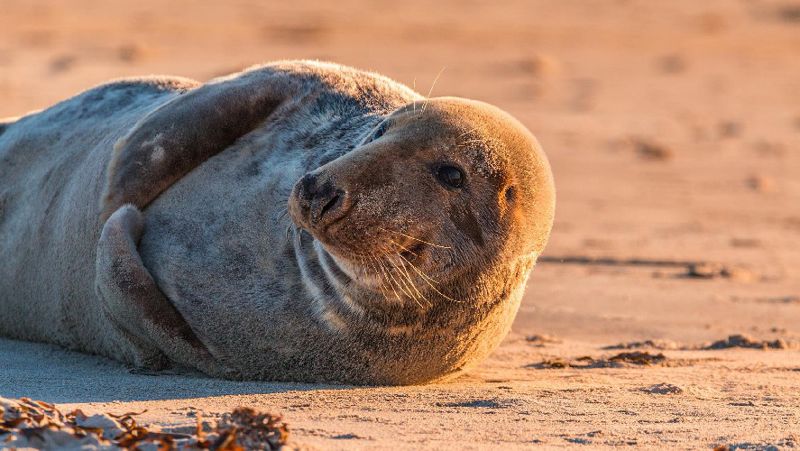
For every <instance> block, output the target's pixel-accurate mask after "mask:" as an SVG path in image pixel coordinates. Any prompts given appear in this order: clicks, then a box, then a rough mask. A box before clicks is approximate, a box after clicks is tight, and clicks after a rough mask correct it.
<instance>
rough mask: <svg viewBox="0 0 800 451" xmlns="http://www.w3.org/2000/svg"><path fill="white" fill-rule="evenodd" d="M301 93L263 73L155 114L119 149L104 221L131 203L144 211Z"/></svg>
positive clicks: (288, 81)
mask: <svg viewBox="0 0 800 451" xmlns="http://www.w3.org/2000/svg"><path fill="white" fill-rule="evenodd" d="M300 89H301V86H299V84H298V82H297V80H295V79H294V78H292V77H290V76H289V75H288V74H286V73H281V72H280V71H270V70H266V69H262V70H256V71H252V72H249V73H245V74H242V75H240V76H238V77H235V78H228V79H222V80H219V81H214V82H211V83H208V84H206V85H203V86H201V87H199V88H196V89H193V90H191V91H189V92H187V93H185V94H181V95H180V96H179V97H176V98H175V99H173V100H171V101H169V102H167V103H166V104H164V105H162V106H161V107H159V108H157V109H156V110H154V111H152V112H151V113H149V114H148V115H147V116H145V117H144V118H143V119H142V120H141V121H140V122H139V123H138V124H136V126H134V127H133V129H131V131H130V132H129V133H128V135H127V136H126V137H124V138H122V139H120V140H119V141H118V142H117V143H116V144H115V145H114V156H113V158H112V160H111V163H110V164H109V168H108V180H107V182H106V186H105V190H104V193H103V197H102V199H101V205H100V207H101V217H102V219H106V218H108V217H109V216H110V215H111V213H113V212H114V211H115V210H116V209H117V208H119V207H121V206H122V205H124V204H128V203H129V204H133V205H135V206H136V207H137V208H140V209H143V208H144V207H146V206H147V204H149V203H150V202H151V201H152V200H153V199H155V198H156V197H157V196H158V195H159V194H160V193H161V192H162V191H164V190H165V189H167V188H168V187H170V186H171V185H172V184H173V183H175V181H177V180H178V179H180V178H181V177H183V176H184V175H186V174H187V173H188V172H189V171H191V170H192V169H194V168H195V167H197V166H198V165H200V164H201V163H203V162H204V161H206V160H207V159H209V158H211V157H212V156H214V155H216V154H217V153H219V152H221V151H223V150H225V149H226V148H227V147H229V146H230V145H231V144H233V143H234V142H235V141H236V140H237V139H239V138H240V137H241V136H243V135H245V134H247V133H249V132H250V131H252V130H253V129H254V128H256V127H257V126H258V125H259V124H261V123H262V122H264V121H265V120H266V119H267V118H268V117H269V116H270V115H271V114H272V113H273V112H275V110H277V109H278V108H279V107H280V106H281V105H283V104H284V102H285V101H286V100H288V99H292V98H294V97H296V96H297V94H298V90H300Z"/></svg>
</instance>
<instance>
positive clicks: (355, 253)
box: [0, 61, 555, 384]
mask: <svg viewBox="0 0 800 451" xmlns="http://www.w3.org/2000/svg"><path fill="white" fill-rule="evenodd" d="M0 208H2V210H0V212H2V213H0V255H2V259H1V260H0V333H1V334H3V335H6V336H10V337H16V338H20V339H26V340H35V341H45V342H50V343H56V344H59V345H61V346H65V347H68V348H71V349H76V350H80V351H83V352H90V353H96V354H101V355H105V356H108V357H111V358H114V359H117V360H119V361H122V362H126V363H128V364H131V365H134V366H137V367H145V368H149V369H161V368H165V367H168V366H174V367H187V368H191V369H196V370H199V371H202V372H204V373H207V374H209V375H212V376H218V377H226V378H234V379H262V380H286V381H308V382H318V381H330V382H344V383H353V384H416V383H424V382H429V381H433V380H440V379H443V378H447V377H451V376H452V375H454V374H458V372H459V371H462V370H463V369H465V368H468V367H469V366H470V365H472V364H474V363H476V362H478V361H480V360H481V359H482V358H483V357H485V356H486V355H487V354H488V353H489V352H491V351H492V350H493V349H494V348H495V347H496V346H497V345H498V344H499V342H500V340H502V338H503V337H504V336H505V335H506V334H507V332H508V330H509V328H510V325H511V322H512V321H513V319H514V316H515V315H516V311H517V309H518V307H519V302H520V299H521V297H522V294H523V291H524V288H525V285H526V281H527V279H528V275H529V273H530V271H531V269H532V268H533V266H534V264H535V262H536V259H537V257H538V255H539V254H540V253H541V252H542V251H543V249H544V247H545V244H546V242H547V239H548V236H549V233H550V229H551V227H552V222H553V215H554V210H555V189H554V184H553V178H552V174H551V170H550V167H549V164H548V162H547V159H546V157H545V155H544V153H543V152H542V150H541V148H540V146H539V144H538V143H537V141H536V139H535V138H534V137H533V136H532V135H531V134H530V132H529V131H528V130H527V129H526V128H525V127H524V126H523V125H521V124H520V123H519V122H518V121H517V120H515V119H514V118H512V117H511V116H510V115H508V114H507V113H505V112H503V111H501V110H500V109H498V108H496V107H493V106H491V105H488V104H485V103H482V102H477V101H472V100H466V99H461V98H454V97H438V98H425V97H423V96H421V95H419V94H417V93H415V92H414V91H412V90H411V89H409V88H407V87H405V86H404V85H402V84H399V83H397V82H394V81H392V80H390V79H388V78H386V77H383V76H380V75H377V74H374V73H369V72H363V71H359V70H356V69H352V68H349V67H345V66H340V65H335V64H329V63H319V62H310V61H285V62H277V63H273V64H268V65H264V66H259V67H255V68H251V69H248V70H246V71H244V72H242V73H239V74H234V75H232V76H229V77H224V78H220V79H215V80H212V81H210V82H208V83H206V84H202V85H201V84H199V83H197V82H194V81H192V80H187V79H181V78H150V79H136V80H122V81H118V82H113V83H110V84H106V85H102V86H99V87H97V88H94V89H91V90H89V91H87V92H85V93H83V94H80V95H78V96H77V97H74V98H72V99H69V100H67V101H64V102H62V103H60V104H57V105H55V106H53V107H51V108H48V109H46V110H44V111H41V112H38V113H35V114H32V115H28V116H25V117H22V118H20V119H17V120H15V121H14V122H10V123H5V124H3V126H2V134H0Z"/></svg>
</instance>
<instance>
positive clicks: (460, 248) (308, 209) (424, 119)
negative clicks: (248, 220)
mask: <svg viewBox="0 0 800 451" xmlns="http://www.w3.org/2000/svg"><path fill="white" fill-rule="evenodd" d="M554 208H555V190H554V186H553V179H552V174H551V172H550V167H549V164H548V162H547V159H546V157H545V155H544V153H543V152H542V150H541V149H540V147H539V144H538V143H537V141H536V139H535V138H534V137H533V135H531V133H530V132H529V131H528V130H527V129H526V128H525V127H524V126H523V125H522V124H520V123H519V122H518V121H517V120H515V119H514V118H512V117H511V116H510V115H508V114H507V113H505V112H503V111H501V110H500V109H498V108H496V107H493V106H491V105H488V104H485V103H482V102H477V101H471V100H465V99H460V98H452V97H442V98H433V99H430V100H428V101H426V102H425V103H424V104H423V103H422V102H417V103H415V104H410V105H407V106H404V107H402V108H400V109H398V110H396V111H395V112H393V113H392V114H390V115H389V116H388V117H386V119H385V120H383V121H382V122H381V123H380V124H379V125H378V126H377V127H376V128H375V129H374V130H372V131H371V133H370V134H369V135H368V136H367V137H366V138H365V139H364V140H363V141H362V142H361V143H360V144H359V146H358V147H357V148H355V149H354V150H353V151H352V152H349V153H347V154H346V155H344V156H342V157H340V158H338V159H336V160H334V161H331V162H329V163H327V164H325V165H324V166H322V167H320V168H318V169H316V170H314V171H312V172H310V173H308V174H306V175H305V176H304V177H302V178H301V179H300V180H299V181H298V182H297V184H296V185H295V187H294V190H293V192H292V194H291V197H290V199H289V212H290V214H291V216H292V218H293V220H294V222H295V224H296V225H298V226H299V227H301V228H303V229H305V230H306V231H308V232H309V233H310V234H311V235H313V236H314V237H315V238H316V239H317V240H318V241H319V242H321V243H322V245H323V246H324V248H325V250H326V251H327V252H328V253H330V254H331V255H332V256H333V257H334V258H335V259H336V261H337V262H338V263H339V266H340V267H341V268H342V269H343V270H344V271H345V272H346V273H347V274H348V275H349V276H350V277H351V278H352V279H353V280H355V281H356V282H357V283H358V284H360V285H362V286H365V287H371V288H373V289H376V290H379V291H382V292H383V294H384V295H385V299H388V300H392V299H395V300H397V301H403V300H404V299H406V298H417V297H418V296H417V295H418V294H420V291H422V292H424V291H425V289H424V288H423V287H425V288H427V291H428V293H430V292H434V293H437V294H436V295H435V296H432V297H431V296H428V295H426V296H424V297H425V298H426V300H433V298H436V297H442V298H452V297H455V296H457V293H454V292H453V291H452V290H451V291H450V292H447V290H446V289H445V288H442V287H448V286H449V285H448V283H450V282H451V281H452V280H455V279H457V278H459V277H462V278H463V277H464V276H465V275H470V276H471V277H475V276H479V275H480V274H482V273H481V271H476V268H487V267H492V266H497V262H500V261H516V260H518V259H520V258H525V257H528V260H529V261H531V262H532V261H535V258H536V256H538V254H539V253H540V252H541V251H542V250H543V248H544V246H545V243H546V241H547V238H548V236H549V233H550V228H551V226H552V222H553V213H554ZM527 267H528V268H530V265H527ZM525 272H526V271H525ZM526 273H527V272H526Z"/></svg>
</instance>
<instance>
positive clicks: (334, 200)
mask: <svg viewBox="0 0 800 451" xmlns="http://www.w3.org/2000/svg"><path fill="white" fill-rule="evenodd" d="M341 198H342V196H341V194H340V193H339V192H334V194H333V197H331V199H330V200H329V201H328V203H326V204H325V205H323V206H322V210H321V211H320V212H319V217H320V219H322V217H323V216H325V213H327V212H328V211H330V210H331V209H333V208H335V207H336V206H337V205H338V204H339V201H340V200H341Z"/></svg>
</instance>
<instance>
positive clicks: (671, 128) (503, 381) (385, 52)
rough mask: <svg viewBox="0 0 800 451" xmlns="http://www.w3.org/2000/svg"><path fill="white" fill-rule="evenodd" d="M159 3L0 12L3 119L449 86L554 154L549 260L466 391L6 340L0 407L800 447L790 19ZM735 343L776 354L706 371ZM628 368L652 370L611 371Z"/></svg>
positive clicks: (369, 441) (572, 9)
mask: <svg viewBox="0 0 800 451" xmlns="http://www.w3.org/2000/svg"><path fill="white" fill-rule="evenodd" d="M160 5H161V2H155V1H153V0H139V1H137V2H131V3H130V4H127V3H124V2H119V1H105V2H100V1H97V2H95V1H89V0H76V1H73V2H69V3H67V2H52V3H46V2H41V1H29V0H26V1H22V0H6V1H4V2H3V4H2V7H1V8H2V13H0V117H2V116H15V115H19V114H22V113H24V112H26V111H30V110H34V109H39V108H43V107H46V106H48V105H50V104H52V103H54V102H56V101H58V100H60V99H63V98H66V97H68V96H70V95H72V94H74V93H76V92H78V91H80V90H82V89H86V88H88V87H91V86H93V85H94V84H97V83H100V82H102V81H104V80H107V79H110V78H115V77H121V76H129V75H142V74H150V73H171V74H177V75H183V76H188V77H193V78H196V79H199V80H207V79H209V78H212V77H214V76H217V75H221V74H225V73H228V72H232V71H235V70H238V69H240V68H242V67H246V66H249V65H251V64H255V63H258V62H263V61H270V60H275V59H281V58H320V59H326V60H333V61H337V62H341V63H345V64H350V65H354V66H357V67H361V68H365V69H372V70H376V71H378V72H381V73H384V74H387V75H389V76H391V77H393V78H395V79H397V80H399V81H401V82H404V83H407V84H409V85H416V87H417V89H418V90H419V91H421V92H423V93H427V92H428V90H429V89H431V84H432V82H433V80H434V78H435V77H436V75H437V74H438V73H439V72H440V71H441V70H442V68H445V69H444V72H443V73H442V75H441V77H440V78H439V80H438V82H437V83H436V86H435V87H434V88H433V93H434V95H460V96H466V97H472V98H477V99H481V100H485V101H488V102H491V103H494V104H497V105H499V106H500V107H502V108H504V109H506V110H508V111H509V112H511V113H512V114H514V115H515V116H517V117H519V118H520V119H521V120H522V121H523V122H524V123H525V124H526V125H527V126H528V127H530V128H531V130H533V132H534V133H535V134H536V135H537V136H538V138H539V140H540V141H541V142H542V144H543V146H544V148H545V150H546V151H547V153H548V155H549V156H550V159H551V163H552V165H553V169H554V173H555V176H556V184H557V187H558V196H559V197H558V210H557V215H556V224H555V228H554V232H553V237H552V240H551V242H550V245H549V247H548V248H547V251H546V253H545V255H544V256H543V259H542V261H541V262H540V264H539V265H538V266H537V268H536V269H535V270H534V273H533V275H532V277H531V279H530V283H529V286H528V289H527V291H526V294H525V299H524V301H523V304H522V307H521V310H520V313H519V316H518V318H517V321H516V322H515V324H514V327H513V331H512V333H511V335H510V336H509V337H508V339H507V340H506V341H505V342H504V343H503V345H502V346H501V347H500V349H498V350H497V352H495V353H494V354H493V355H492V356H491V357H490V358H489V359H488V360H487V361H486V362H484V363H482V364H481V365H479V366H478V367H477V368H474V369H472V370H470V371H468V372H467V373H466V374H465V375H464V376H462V377H461V378H459V379H457V380H455V381H453V382H449V383H445V384H435V385H428V386H417V387H394V388H357V387H341V386H317V385H307V384H274V383H235V382H227V381H220V380H213V379H208V378H204V377H202V376H199V375H195V376H188V375H178V374H159V375H150V374H138V373H135V372H131V371H130V370H129V369H127V368H125V367H124V366H122V365H119V364H116V363H113V362H111V361H108V360H105V359H101V358H97V357H91V356H84V355H80V354H75V353H71V352H68V351H63V350H59V349H57V348H53V347H51V346H47V345H40V344H30V343H21V342H15V341H11V340H4V339H0V362H2V364H0V396H4V397H22V396H29V397H32V398H36V399H42V400H45V401H50V402H55V403H58V404H59V407H63V408H66V409H69V408H72V407H80V408H82V409H84V410H85V411H87V412H101V411H103V412H113V413H122V412H127V411H132V410H133V411H138V410H140V409H147V412H146V413H144V414H142V415H141V417H140V420H141V421H142V422H145V423H152V424H156V425H161V426H163V427H164V428H168V429H169V428H178V429H180V428H186V427H189V426H191V425H193V424H194V422H195V419H194V417H195V415H197V414H198V413H200V414H201V415H203V416H206V417H209V418H213V417H214V415H216V414H219V413H221V412H225V411H230V410H232V409H233V408H235V407H237V406H240V405H244V406H252V407H257V408H259V409H262V410H268V411H273V412H275V413H282V414H283V415H284V417H285V419H286V421H287V422H288V423H289V427H290V429H291V431H292V437H293V440H294V441H295V442H297V443H300V444H303V445H308V446H314V447H318V448H321V449H340V448H342V449H361V448H363V449H367V448H368V449H390V448H396V447H397V446H398V445H408V446H410V447H413V448H431V449H465V448H467V449H469V448H475V449H485V448H487V447H489V445H495V446H496V447H498V448H503V449H505V448H525V447H531V446H536V445H541V446H545V447H551V448H552V447H570V446H578V445H589V446H591V447H592V448H602V447H614V446H630V445H635V446H639V447H644V448H653V447H657V446H658V447H668V448H698V447H713V446H717V445H728V446H730V447H731V448H739V449H750V448H759V447H761V448H765V447H767V446H769V445H775V446H778V447H791V446H794V447H797V446H800V350H798V343H800V326H799V325H800V245H798V240H800V181H799V180H800V178H798V176H800V152H799V151H798V149H800V58H798V57H797V51H798V50H797V49H798V48H800V5H798V4H797V3H796V2H795V3H792V2H789V1H784V2H771V1H749V2H745V1H707V2H694V1H688V0H680V1H677V0H676V1H671V2H650V1H633V0H628V1H577V0H575V1H551V2H544V1H535V2H522V1H509V2H503V3H502V4H496V3H495V2H488V1H470V2H467V3H457V2H454V1H443V2H436V4H435V5H430V4H428V3H427V2H422V1H410V2H402V3H397V2H387V1H381V2H371V3H370V4H369V5H366V6H365V5H361V6H359V4H358V3H357V2H353V1H347V0H345V1H341V2H336V6H334V3H333V2H323V1H318V2H315V1H306V0H297V1H293V2H290V4H279V3H276V5H281V6H266V5H264V4H262V3H261V2H254V1H250V2H247V1H230V2H224V3H219V4H212V3H210V2H208V3H206V2H200V3H198V2H190V1H188V0H186V1H176V2H170V4H169V5H168V6H167V5H164V6H160ZM289 5H291V6H289ZM734 334H747V335H749V336H751V337H752V339H753V341H754V342H756V345H754V346H757V345H758V343H760V342H761V341H762V340H764V343H763V344H764V345H765V346H763V347H762V348H748V347H742V346H751V345H752V343H749V342H747V341H745V340H736V339H733V340H729V341H728V342H727V343H728V344H733V345H737V346H736V347H732V348H725V349H710V350H704V349H702V348H703V347H704V346H706V345H707V344H709V343H712V342H714V341H716V340H724V339H727V337H729V336H731V335H734ZM533 335H547V336H548V337H545V339H541V338H540V339H536V340H528V337H531V336H533ZM647 340H650V341H651V343H650V345H651V347H650V348H642V349H605V348H607V347H609V346H614V345H617V344H620V343H628V342H637V341H638V342H644V341H647ZM653 345H654V347H653ZM773 345H774V346H773ZM770 346H772V347H770ZM635 351H641V352H647V353H649V356H650V357H656V358H649V359H648V358H644V359H641V358H640V359H634V361H638V362H644V363H647V362H650V364H644V365H639V364H636V363H630V362H628V363H626V362H620V361H619V359H614V360H612V359H611V358H612V357H614V356H615V355H618V354H620V353H623V352H635ZM660 353H661V354H663V358H661V357H658V355H659V354H660ZM584 357H585V358H584Z"/></svg>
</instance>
